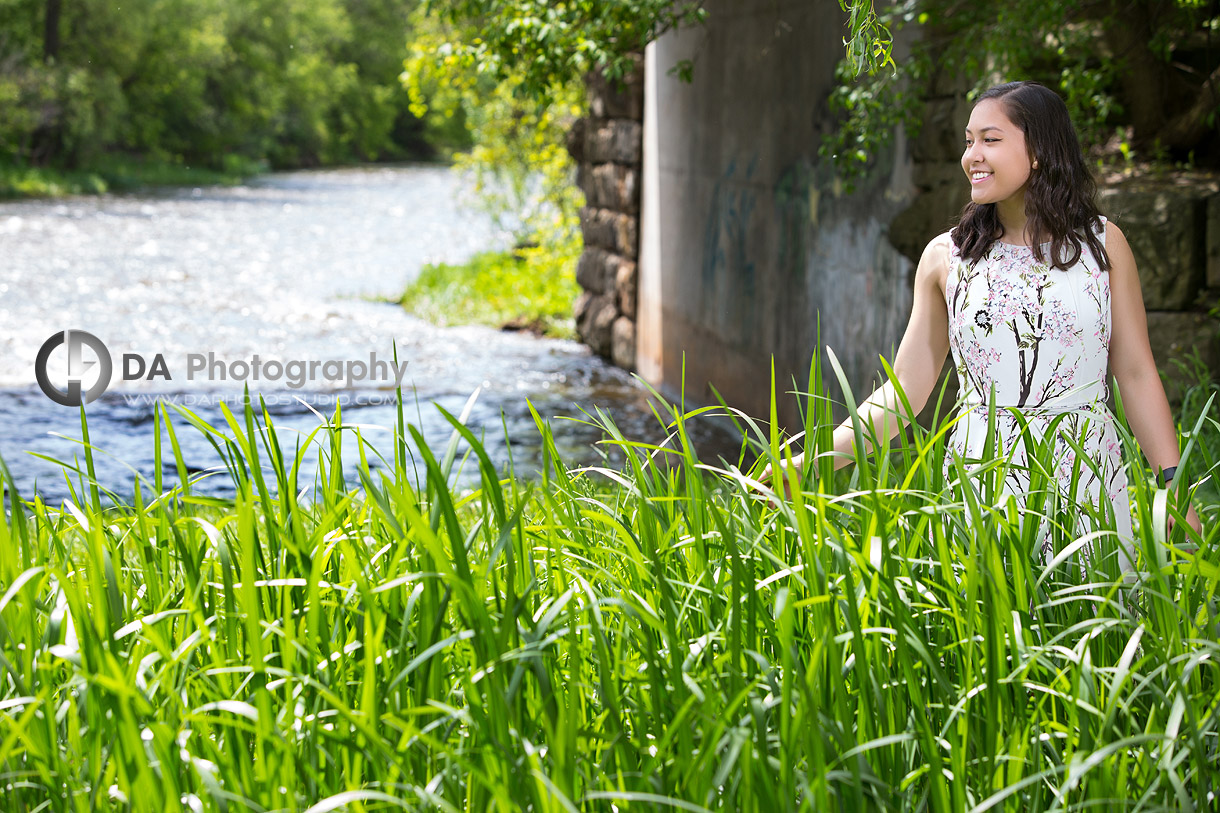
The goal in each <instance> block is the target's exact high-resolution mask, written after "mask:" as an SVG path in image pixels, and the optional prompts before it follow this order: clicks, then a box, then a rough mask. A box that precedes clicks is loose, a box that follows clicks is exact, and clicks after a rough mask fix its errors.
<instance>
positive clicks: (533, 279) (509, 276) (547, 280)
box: [399, 241, 580, 339]
mask: <svg viewBox="0 0 1220 813" xmlns="http://www.w3.org/2000/svg"><path fill="white" fill-rule="evenodd" d="M579 257H580V243H579V241H568V242H565V243H561V244H559V245H558V246H555V245H550V246H532V247H525V248H518V249H514V250H512V251H489V252H483V253H481V254H477V255H475V256H474V257H472V258H471V259H470V260H469V261H468V262H465V263H459V264H448V263H434V264H430V265H427V266H425V267H424V268H423V270H422V271H421V272H420V274H419V276H418V277H417V278H416V279H415V280H414V281H413V282H412V283H411V285H410V286H409V287H408V288H407V290H406V292H405V293H403V295H402V298H401V299H400V300H399V302H400V304H401V305H402V306H403V307H404V308H406V310H407V311H408V312H409V313H412V314H414V315H415V316H418V317H420V318H421V319H425V320H427V321H429V322H431V323H433V324H436V325H439V326H442V327H444V326H447V325H469V324H475V325H487V326H489V327H495V328H500V329H502V330H524V331H528V332H530V333H534V334H537V335H540V336H550V337H554V338H561V339H571V338H575V336H576V328H575V321H574V319H573V316H572V308H573V303H574V302H575V300H576V297H577V296H578V295H579V293H580V290H579V288H578V287H577V285H576V275H575V271H574V269H575V267H576V261H577V259H578V258H579Z"/></svg>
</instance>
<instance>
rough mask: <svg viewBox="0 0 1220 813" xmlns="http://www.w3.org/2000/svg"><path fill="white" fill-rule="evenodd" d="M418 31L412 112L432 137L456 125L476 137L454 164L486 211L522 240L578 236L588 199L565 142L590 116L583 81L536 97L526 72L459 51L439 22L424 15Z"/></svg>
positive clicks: (411, 66)
mask: <svg viewBox="0 0 1220 813" xmlns="http://www.w3.org/2000/svg"><path fill="white" fill-rule="evenodd" d="M413 29H414V30H415V32H416V33H415V36H414V38H413V40H412V42H411V45H410V49H409V53H408V56H407V59H406V61H405V63H404V65H405V70H404V71H403V73H402V77H401V78H402V81H403V83H404V85H405V86H406V88H407V92H408V95H409V98H410V100H411V111H412V113H414V114H415V115H416V116H417V117H419V118H420V119H421V120H423V121H424V123H425V127H426V128H427V131H428V132H429V133H435V134H441V133H445V132H451V128H452V125H451V124H450V122H455V121H456V122H460V123H461V125H462V127H463V128H464V129H465V131H466V132H467V133H468V134H469V141H470V147H469V149H468V150H467V151H464V152H461V153H457V154H455V155H454V156H453V160H454V164H455V166H457V167H458V169H459V170H461V171H463V172H465V173H466V174H467V175H468V176H470V178H471V179H472V181H473V183H472V186H473V190H474V195H475V201H476V203H477V204H478V206H479V207H480V208H482V209H483V210H484V211H485V212H487V213H488V214H489V215H491V217H492V219H493V221H494V222H495V223H496V225H497V226H498V227H499V228H500V229H501V230H504V231H509V232H512V233H513V234H514V235H515V237H516V239H517V241H518V242H537V241H538V240H539V235H547V236H550V235H554V236H555V238H556V239H559V240H560V241H563V240H567V239H571V237H572V234H573V232H574V230H575V228H576V224H577V211H578V210H579V208H580V206H581V205H583V203H584V196H583V195H582V194H581V192H580V190H579V188H577V187H576V185H575V183H574V179H575V178H574V176H575V166H574V164H573V161H572V158H571V156H570V155H569V154H568V152H567V149H566V148H565V146H564V145H565V139H566V135H567V132H568V130H569V129H570V127H571V126H572V123H573V122H574V121H575V120H576V119H577V118H578V117H579V116H580V115H581V114H582V113H584V112H585V102H584V89H583V85H582V84H581V82H580V81H579V80H578V79H570V80H569V81H567V82H566V83H565V84H563V85H559V86H555V87H553V88H551V89H550V90H549V92H548V93H547V94H545V95H543V96H533V95H530V94H529V93H527V92H526V88H527V82H528V81H529V80H528V78H527V77H526V76H525V75H524V74H522V73H518V72H514V71H507V72H503V73H498V72H496V71H493V70H491V69H490V67H489V66H488V65H485V64H483V63H480V62H478V61H477V60H476V59H475V57H474V56H473V55H471V54H469V53H464V52H462V51H460V50H456V49H455V48H454V47H453V44H452V42H451V41H450V40H448V39H447V38H446V36H447V35H446V34H445V32H444V31H443V30H442V27H441V26H440V25H439V24H438V23H437V21H435V20H433V19H430V18H427V17H424V16H422V15H419V16H418V17H417V19H416V20H415V23H414V25H413ZM557 230H558V232H566V233H565V234H562V235H561V234H558V233H557Z"/></svg>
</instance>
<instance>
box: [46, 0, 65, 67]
mask: <svg viewBox="0 0 1220 813" xmlns="http://www.w3.org/2000/svg"><path fill="white" fill-rule="evenodd" d="M60 10H61V0H47V15H46V20H45V26H44V28H43V31H42V61H43V62H45V63H48V64H50V63H51V62H54V61H55V60H56V59H58V58H59V17H60Z"/></svg>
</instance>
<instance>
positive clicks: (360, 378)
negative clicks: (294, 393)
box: [34, 330, 407, 406]
mask: <svg viewBox="0 0 1220 813" xmlns="http://www.w3.org/2000/svg"><path fill="white" fill-rule="evenodd" d="M61 347H62V348H65V350H66V352H59V353H57V352H56V351H59V350H60V348H61ZM115 371H116V370H115V365H114V363H113V360H112V358H111V354H110V351H109V350H108V349H107V347H106V345H105V343H103V342H102V340H101V339H99V338H97V337H96V336H94V335H93V334H91V333H88V332H86V331H83V330H64V331H61V332H59V333H55V334H53V335H52V336H50V337H49V338H48V339H47V340H46V341H45V342H44V343H43V345H42V347H41V348H40V349H39V351H38V357H37V359H36V360H35V362H34V373H35V377H36V378H37V381H38V386H39V388H40V389H42V391H43V393H45V394H46V396H47V397H48V398H50V399H51V400H52V401H54V402H56V403H57V404H63V405H64V406H80V405H81V404H82V403H85V404H87V403H90V402H91V401H93V400H95V399H97V398H98V397H99V396H100V395H101V394H102V393H103V392H105V391H106V388H107V387H108V386H110V382H111V379H112V377H113V375H114V373H115ZM117 372H118V373H119V376H120V377H121V378H122V380H123V381H166V382H172V381H174V373H172V372H171V370H170V366H169V364H168V363H167V362H166V360H165V355H164V354H162V353H153V354H151V355H150V354H142V353H123V354H122V355H121V356H120V364H119V365H118V370H117ZM179 373H181V371H179ZM406 373H407V362H405V361H402V362H395V361H392V360H387V359H383V358H379V357H378V356H377V353H376V352H371V353H369V355H368V358H367V359H343V360H341V359H328V360H325V361H323V360H320V359H287V360H282V359H278V358H264V357H262V356H260V355H259V354H257V353H255V354H254V355H253V356H251V357H250V358H249V359H237V360H225V359H220V358H217V357H216V354H215V353H214V352H211V351H209V352H206V353H187V354H186V363H185V379H186V380H187V381H211V382H239V383H244V382H250V381H258V382H271V383H273V384H283V385H284V386H287V387H288V388H289V389H293V390H299V389H301V388H302V387H305V386H306V385H311V384H317V383H319V382H322V381H326V382H329V383H331V384H341V385H342V386H344V387H346V388H348V389H352V388H354V387H355V386H357V385H358V384H364V383H369V384H372V383H389V382H390V381H393V383H394V386H395V387H399V386H401V385H402V379H403V377H404V376H405V375H406ZM61 384H63V385H64V386H60V385H61Z"/></svg>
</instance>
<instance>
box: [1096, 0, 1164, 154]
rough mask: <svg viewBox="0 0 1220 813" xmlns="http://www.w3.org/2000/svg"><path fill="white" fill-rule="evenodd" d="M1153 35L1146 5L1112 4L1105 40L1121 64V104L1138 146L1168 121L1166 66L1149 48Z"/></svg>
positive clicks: (1120, 0) (1128, 1) (1124, 0)
mask: <svg viewBox="0 0 1220 813" xmlns="http://www.w3.org/2000/svg"><path fill="white" fill-rule="evenodd" d="M1152 34H1153V31H1152V21H1151V13H1150V10H1149V8H1148V4H1147V3H1146V2H1140V0H1136V1H1135V2H1131V0H1114V2H1113V3H1112V5H1111V9H1110V15H1109V16H1108V17H1107V18H1106V22H1105V37H1106V40H1107V42H1108V43H1109V45H1110V49H1111V51H1112V52H1113V53H1114V56H1115V57H1116V58H1118V59H1119V60H1120V61H1121V64H1122V67H1120V69H1119V71H1118V75H1119V77H1120V81H1121V82H1122V86H1123V101H1124V102H1125V103H1126V105H1127V112H1128V113H1129V114H1130V117H1131V125H1132V126H1133V127H1134V129H1135V134H1134V140H1135V142H1136V143H1138V144H1149V143H1151V142H1152V141H1153V139H1155V138H1156V136H1157V135H1158V134H1159V133H1160V132H1161V128H1162V127H1164V126H1165V122H1166V119H1167V115H1166V110H1165V100H1166V99H1167V98H1168V92H1169V81H1168V77H1167V76H1166V74H1167V72H1168V70H1169V66H1168V65H1166V64H1165V62H1164V61H1162V60H1160V59H1158V58H1157V56H1156V54H1154V53H1153V52H1152V50H1151V49H1150V48H1149V47H1148V44H1149V41H1150V40H1151V39H1152Z"/></svg>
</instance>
